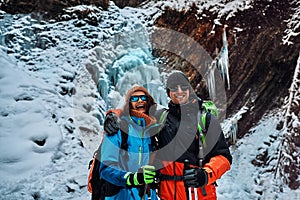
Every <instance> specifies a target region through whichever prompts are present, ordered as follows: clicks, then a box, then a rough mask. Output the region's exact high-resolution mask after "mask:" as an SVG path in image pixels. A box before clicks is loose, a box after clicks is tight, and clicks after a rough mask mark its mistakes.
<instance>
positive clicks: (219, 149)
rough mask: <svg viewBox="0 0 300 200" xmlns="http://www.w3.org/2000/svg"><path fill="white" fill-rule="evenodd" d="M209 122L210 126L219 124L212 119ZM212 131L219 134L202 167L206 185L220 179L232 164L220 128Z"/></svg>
mask: <svg viewBox="0 0 300 200" xmlns="http://www.w3.org/2000/svg"><path fill="white" fill-rule="evenodd" d="M211 120H212V121H211V122H212V123H211V125H213V124H214V125H216V124H219V122H218V120H217V119H216V118H214V117H212V118H211ZM214 130H215V131H218V132H219V134H218V138H217V142H216V144H215V145H214V147H213V148H212V150H211V151H210V152H209V153H208V155H207V156H206V157H205V160H204V163H205V164H204V166H203V168H204V169H205V170H206V172H207V173H208V184H211V183H214V182H215V181H216V180H217V179H219V178H221V176H222V175H223V174H224V173H225V172H226V171H228V170H229V169H230V165H231V163H232V156H231V154H230V151H229V148H228V145H227V142H226V139H225V136H224V134H223V132H222V129H221V126H220V127H219V129H217V130H216V129H214Z"/></svg>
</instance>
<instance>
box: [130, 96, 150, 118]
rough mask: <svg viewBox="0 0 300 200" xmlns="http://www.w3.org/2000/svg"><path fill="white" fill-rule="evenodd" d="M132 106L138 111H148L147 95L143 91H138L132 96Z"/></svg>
mask: <svg viewBox="0 0 300 200" xmlns="http://www.w3.org/2000/svg"><path fill="white" fill-rule="evenodd" d="M129 100H130V103H131V105H132V108H133V109H134V110H136V111H138V112H142V113H146V111H147V96H146V94H145V93H144V92H143V91H136V92H134V93H132V95H131V97H130V99H129Z"/></svg>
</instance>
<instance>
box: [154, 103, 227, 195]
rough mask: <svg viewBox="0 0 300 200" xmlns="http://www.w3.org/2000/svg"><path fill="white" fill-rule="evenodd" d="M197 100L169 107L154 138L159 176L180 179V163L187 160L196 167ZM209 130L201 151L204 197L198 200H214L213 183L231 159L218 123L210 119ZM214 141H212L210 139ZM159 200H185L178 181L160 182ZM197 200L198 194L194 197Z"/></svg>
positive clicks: (170, 104)
mask: <svg viewBox="0 0 300 200" xmlns="http://www.w3.org/2000/svg"><path fill="white" fill-rule="evenodd" d="M201 103H202V101H201V100H196V99H195V100H194V101H192V102H190V103H187V104H184V105H178V104H173V103H172V102H170V103H169V112H168V115H167V118H166V121H165V124H164V127H163V128H162V129H161V131H160V133H159V134H158V144H159V149H160V150H159V151H157V154H156V161H155V163H156V166H157V168H159V169H161V170H160V172H161V173H162V174H165V175H168V176H179V177H180V176H182V175H183V163H184V161H185V160H189V162H190V164H191V165H192V166H199V160H200V158H199V131H198V128H197V126H198V121H199V110H200V111H201ZM209 125H210V126H216V125H218V126H216V127H218V128H215V129H213V131H214V133H210V132H208V133H207V135H206V140H208V141H209V144H208V145H207V147H206V148H205V149H204V160H203V162H202V164H203V165H202V166H203V168H204V169H205V170H206V172H207V173H208V184H207V186H206V190H207V195H206V197H203V198H202V199H215V198H216V192H215V186H214V185H215V184H214V183H215V182H216V180H217V179H219V178H220V177H221V176H222V175H223V174H224V173H225V172H226V171H228V170H229V169H230V165H231V163H232V156H231V154H230V151H229V148H228V145H227V143H226V140H225V137H224V134H223V132H222V129H221V127H220V125H219V122H218V120H217V119H216V118H215V117H214V116H212V117H211V121H210V123H209ZM210 137H214V138H212V139H211V138H210ZM160 194H161V196H160V197H161V199H185V198H186V194H185V187H184V185H183V181H180V180H175V181H174V180H169V181H168V180H165V181H164V180H163V181H162V182H161V184H160ZM198 196H201V194H198Z"/></svg>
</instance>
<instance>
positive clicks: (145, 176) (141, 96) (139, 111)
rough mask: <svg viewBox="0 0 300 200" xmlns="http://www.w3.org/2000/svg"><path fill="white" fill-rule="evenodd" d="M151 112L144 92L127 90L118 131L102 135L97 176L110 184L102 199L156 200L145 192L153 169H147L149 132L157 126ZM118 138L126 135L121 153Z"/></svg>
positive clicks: (151, 103)
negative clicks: (125, 147)
mask: <svg viewBox="0 0 300 200" xmlns="http://www.w3.org/2000/svg"><path fill="white" fill-rule="evenodd" d="M151 110H153V111H155V110H156V103H155V101H154V99H153V98H152V97H151V95H150V94H149V92H148V91H147V89H145V88H144V87H142V86H134V87H132V88H131V89H129V90H128V92H127V94H126V97H125V105H124V107H123V109H122V115H121V117H120V119H121V122H120V124H122V126H121V129H120V130H119V131H117V132H116V133H115V134H110V135H108V134H105V136H104V140H103V143H102V146H101V153H102V154H101V166H100V176H101V177H102V178H103V179H105V180H106V181H107V182H109V183H110V186H109V187H107V188H110V189H109V190H110V191H106V194H108V195H106V197H105V199H115V200H119V199H124V200H126V199H128V200H133V199H143V200H144V199H148V198H151V199H154V200H155V199H157V195H156V192H155V191H154V190H152V189H147V185H148V184H151V183H152V182H153V181H154V177H155V168H154V166H151V165H150V157H151V156H150V154H151V150H152V146H151V138H150V132H151V130H152V131H153V129H155V127H157V126H158V124H157V123H156V120H155V118H154V117H152V116H151V115H150V113H151ZM122 131H123V133H122ZM122 134H128V138H127V145H128V146H127V151H126V150H122V149H121V144H122ZM123 139H124V137H123Z"/></svg>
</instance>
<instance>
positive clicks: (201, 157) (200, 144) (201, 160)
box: [199, 133, 207, 196]
mask: <svg viewBox="0 0 300 200" xmlns="http://www.w3.org/2000/svg"><path fill="white" fill-rule="evenodd" d="M200 135H201V137H200V138H199V167H200V169H201V168H202V167H203V160H204V150H203V142H202V135H203V133H200ZM201 191H202V194H203V196H206V195H207V194H206V191H205V188H204V186H203V187H201Z"/></svg>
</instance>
